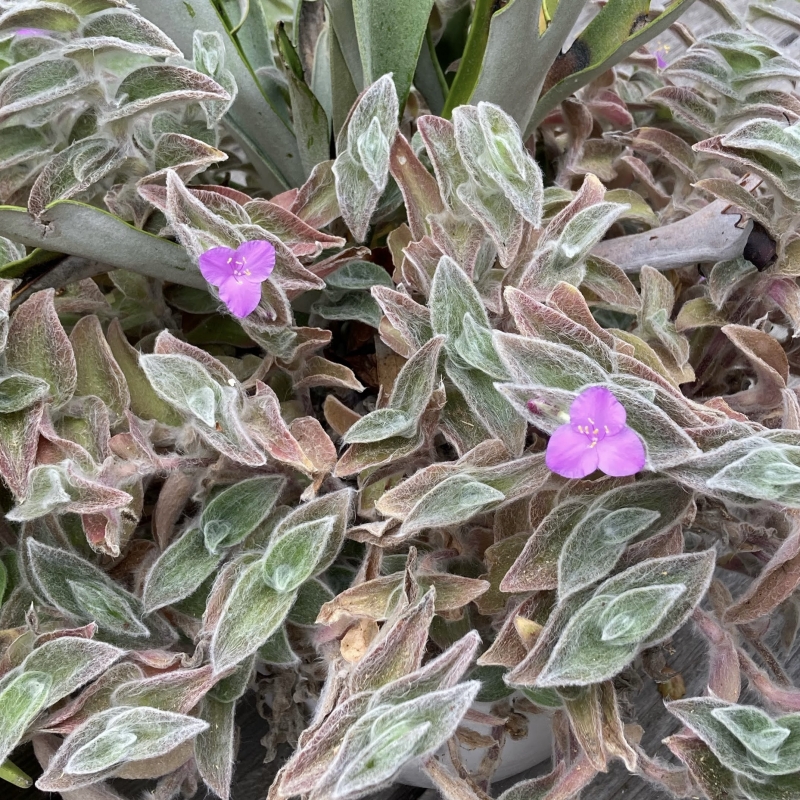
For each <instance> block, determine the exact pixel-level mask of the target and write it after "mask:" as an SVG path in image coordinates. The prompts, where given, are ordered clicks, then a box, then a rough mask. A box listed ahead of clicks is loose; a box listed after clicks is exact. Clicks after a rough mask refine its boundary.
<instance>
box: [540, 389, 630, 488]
mask: <svg viewBox="0 0 800 800" xmlns="http://www.w3.org/2000/svg"><path fill="white" fill-rule="evenodd" d="M625 419H626V413H625V409H624V408H623V407H622V404H621V403H620V402H619V400H617V398H616V397H614V395H613V394H612V393H611V392H610V391H609V390H608V389H605V388H603V387H602V386H593V387H592V388H591V389H586V390H585V391H583V392H581V393H580V394H579V395H578V396H577V397H576V398H575V400H573V402H572V405H571V406H570V407H569V422H568V423H567V424H566V425H562V426H561V427H560V428H557V429H556V430H555V432H554V433H553V435H552V436H551V437H550V441H549V442H548V443H547V453H546V455H545V463H546V464H547V466H548V467H549V468H550V469H551V470H553V472H555V473H556V474H558V475H562V476H563V477H565V478H585V477H586V476H587V475H590V474H591V473H592V472H594V471H595V470H596V469H598V468H599V469H601V470H602V471H603V472H605V473H606V475H613V476H614V477H622V476H623V475H633V474H634V473H636V472H639V470H641V469H643V468H644V445H643V444H642V440H641V439H640V438H639V435H638V434H637V433H636V432H635V431H633V430H631V428H629V427H628V426H627V425H626V424H625Z"/></svg>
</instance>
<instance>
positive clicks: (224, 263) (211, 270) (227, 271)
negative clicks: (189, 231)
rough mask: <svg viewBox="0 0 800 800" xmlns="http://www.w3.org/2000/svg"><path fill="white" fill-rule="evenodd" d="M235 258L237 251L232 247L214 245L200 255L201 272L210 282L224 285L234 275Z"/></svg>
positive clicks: (215, 284)
mask: <svg viewBox="0 0 800 800" xmlns="http://www.w3.org/2000/svg"><path fill="white" fill-rule="evenodd" d="M235 259H236V251H235V250H231V249H230V247H212V248H211V249H210V250H206V252H205V253H201V255H200V272H201V274H202V275H203V277H204V278H205V279H206V280H207V281H208V282H209V283H210V284H212V285H214V286H222V283H223V282H224V281H226V280H227V279H228V278H230V277H231V275H233V262H234V260H235Z"/></svg>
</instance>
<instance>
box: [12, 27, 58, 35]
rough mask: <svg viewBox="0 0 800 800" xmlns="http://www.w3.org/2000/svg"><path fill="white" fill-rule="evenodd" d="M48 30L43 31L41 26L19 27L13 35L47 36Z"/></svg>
mask: <svg viewBox="0 0 800 800" xmlns="http://www.w3.org/2000/svg"><path fill="white" fill-rule="evenodd" d="M49 35H50V31H44V30H42V29H41V28H20V29H19V30H18V31H17V32H16V33H15V34H14V36H49Z"/></svg>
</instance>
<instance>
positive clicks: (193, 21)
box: [137, 0, 304, 191]
mask: <svg viewBox="0 0 800 800" xmlns="http://www.w3.org/2000/svg"><path fill="white" fill-rule="evenodd" d="M137 6H138V8H139V11H140V12H141V13H142V15H143V16H144V17H146V18H147V19H148V20H150V21H151V22H152V23H154V24H155V25H157V26H158V27H159V28H160V29H161V30H162V31H164V32H165V33H166V34H167V35H168V36H169V37H170V38H171V39H172V40H173V41H174V42H175V44H177V45H178V47H180V48H181V50H182V51H183V52H184V54H187V53H191V52H192V40H193V37H194V35H195V32H196V31H210V32H217V33H218V34H219V35H220V36H221V37H222V40H223V43H224V48H225V67H226V68H227V69H228V70H230V72H231V73H232V75H233V78H234V80H235V81H236V88H237V92H236V98H235V100H234V102H233V105H232V106H231V108H230V110H229V111H228V113H227V115H226V117H225V123H226V125H227V126H228V127H229V128H230V129H231V131H232V132H233V134H234V135H235V136H236V137H237V138H238V139H239V140H240V141H241V142H242V144H244V145H245V147H246V148H247V150H248V151H250V153H252V154H253V155H255V156H256V157H255V159H254V164H255V165H256V167H257V169H258V170H259V174H260V175H261V176H262V179H265V180H266V181H267V182H268V183H267V186H268V188H271V189H272V188H274V189H275V190H276V191H280V188H278V187H282V188H283V189H288V188H290V187H292V186H300V185H301V184H302V183H303V178H304V176H303V165H302V163H301V161H300V154H299V150H298V147H297V141H296V139H295V137H294V133H293V131H292V129H291V126H290V125H289V124H288V122H287V121H286V118H285V111H284V109H281V108H280V107H278V106H275V105H271V104H270V100H271V99H272V98H269V97H268V96H267V94H266V93H265V92H264V91H263V90H262V88H261V87H260V86H259V84H258V81H257V80H256V78H255V75H254V73H253V71H252V69H251V67H250V66H249V65H248V64H247V63H246V62H245V60H244V58H243V57H242V54H241V52H240V51H239V49H238V48H237V46H236V43H235V42H234V40H233V38H232V36H231V35H230V34H229V33H228V32H227V30H226V28H225V24H224V23H223V21H222V19H221V18H220V15H219V11H218V10H217V9H216V8H215V6H214V3H213V0H193V2H191V3H189V2H186V3H179V4H177V5H172V4H165V3H163V2H161V0H141V2H139V3H137ZM273 102H274V101H273Z"/></svg>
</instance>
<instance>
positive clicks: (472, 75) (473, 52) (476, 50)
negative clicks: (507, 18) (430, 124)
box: [442, 0, 496, 119]
mask: <svg viewBox="0 0 800 800" xmlns="http://www.w3.org/2000/svg"><path fill="white" fill-rule="evenodd" d="M495 5H496V0H477V2H476V3H475V11H474V12H473V14H472V22H471V23H470V26H469V34H468V35H467V43H466V45H465V46H464V54H463V55H462V56H461V63H460V64H459V65H458V72H456V77H455V78H454V80H453V85H452V86H451V87H450V91H449V92H448V94H447V98H446V100H445V103H444V109H443V110H442V116H443V117H444V118H445V119H450V117H451V115H452V113H453V109H454V108H456V107H457V106H463V105H464V104H465V103H469V100H470V98H471V97H472V93H473V92H474V91H475V86H476V85H477V83H478V78H479V77H480V74H481V67H482V66H483V56H484V53H485V52H486V44H487V42H488V41H489V23H490V22H491V21H492V14H494V11H495Z"/></svg>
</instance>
